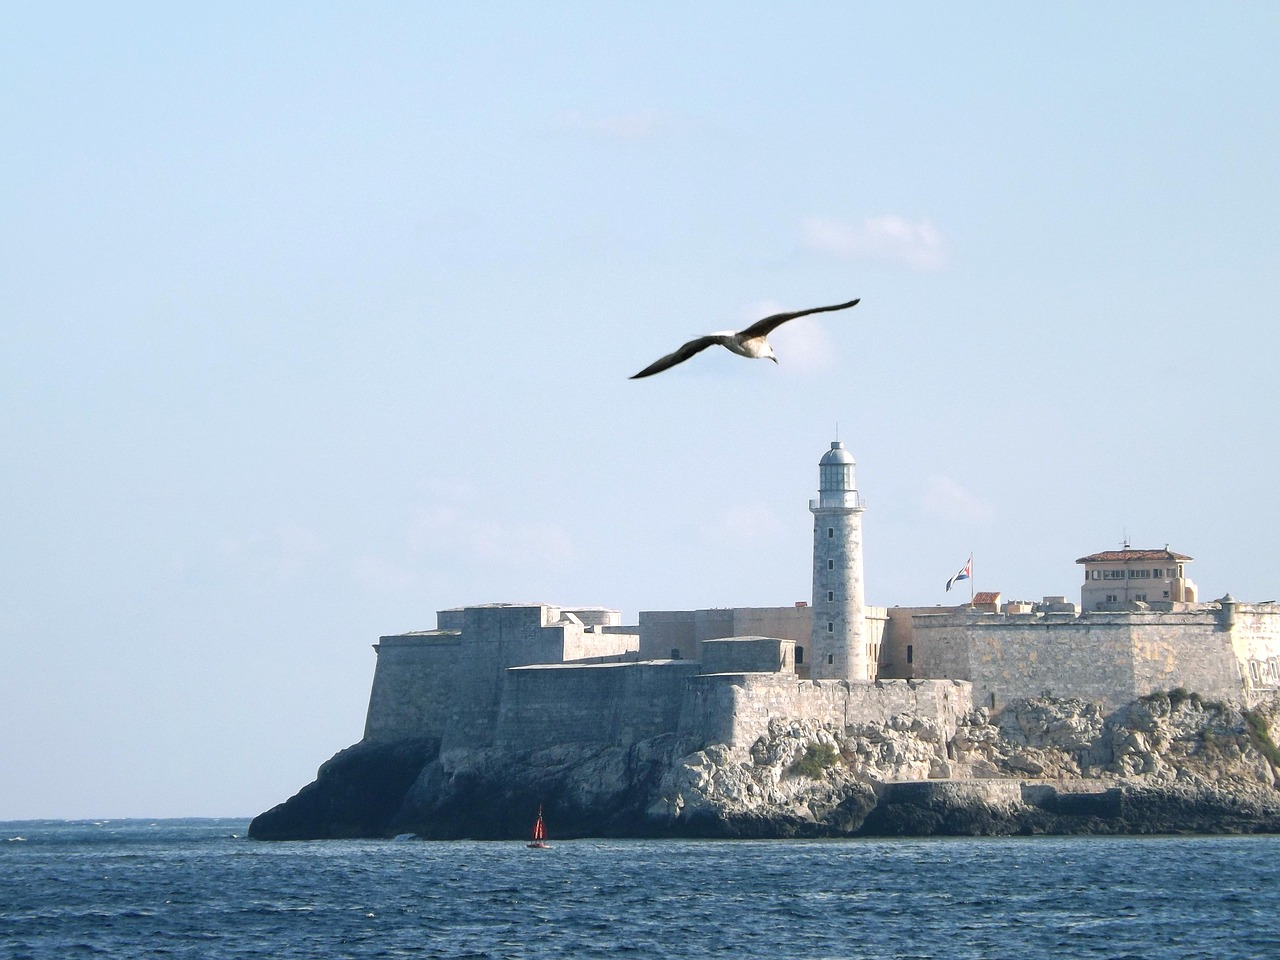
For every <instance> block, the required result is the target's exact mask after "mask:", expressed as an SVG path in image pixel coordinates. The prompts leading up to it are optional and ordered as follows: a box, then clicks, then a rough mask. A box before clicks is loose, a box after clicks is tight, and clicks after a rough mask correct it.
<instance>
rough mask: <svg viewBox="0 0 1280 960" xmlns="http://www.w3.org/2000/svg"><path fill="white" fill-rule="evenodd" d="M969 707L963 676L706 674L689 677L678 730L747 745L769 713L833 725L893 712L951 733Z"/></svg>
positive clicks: (766, 724)
mask: <svg viewBox="0 0 1280 960" xmlns="http://www.w3.org/2000/svg"><path fill="white" fill-rule="evenodd" d="M969 708H970V692H969V685H968V684H967V683H961V682H957V681H953V680H939V681H906V680H893V681H865V682H857V681H855V682H847V681H843V680H797V679H796V678H795V677H788V676H786V675H783V674H760V673H755V674H713V675H704V676H698V677H694V678H692V679H691V680H690V681H689V694H688V698H687V703H686V706H685V708H684V710H683V711H682V716H681V720H682V727H681V732H682V733H686V734H688V735H690V736H692V737H695V738H697V739H699V740H701V741H703V742H705V743H727V744H729V745H731V746H735V747H743V748H745V747H749V746H751V744H753V743H754V742H755V741H756V740H757V739H759V737H761V736H762V735H764V734H765V733H767V732H768V729H769V722H770V721H771V720H792V719H795V720H817V721H818V722H819V723H824V724H829V725H831V726H833V727H836V728H838V729H841V730H843V729H846V728H848V727H850V726H857V725H860V724H863V723H868V722H872V721H884V720H886V719H887V718H889V717H891V716H894V715H896V714H899V713H911V714H915V715H918V716H923V717H929V718H932V719H934V720H936V721H937V722H938V723H939V725H940V726H941V727H942V728H943V730H944V731H945V732H946V735H947V736H951V735H952V734H953V733H954V732H955V727H956V722H957V720H958V718H959V717H960V716H962V715H963V714H964V713H966V712H967V711H968V710H969Z"/></svg>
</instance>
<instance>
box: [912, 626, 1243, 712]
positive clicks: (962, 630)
mask: <svg viewBox="0 0 1280 960" xmlns="http://www.w3.org/2000/svg"><path fill="white" fill-rule="evenodd" d="M913 634H914V646H915V660H916V663H915V664H914V666H915V668H916V669H915V673H916V676H919V677H955V678H958V679H964V680H969V681H971V682H972V684H973V699H974V703H975V705H976V706H985V707H990V706H992V705H993V700H992V698H993V697H994V705H995V706H997V707H998V706H1000V705H1001V704H1003V703H1004V702H1005V701H1007V700H1011V699H1014V698H1021V697H1038V696H1043V695H1051V696H1057V697H1080V698H1083V699H1086V700H1092V701H1095V702H1097V703H1101V704H1103V705H1104V706H1106V707H1108V708H1115V707H1118V706H1120V705H1121V704H1123V703H1126V702H1127V701H1129V700H1132V699H1134V698H1136V697H1140V696H1145V695H1146V694H1148V693H1152V692H1154V691H1157V690H1171V689H1175V688H1177V687H1182V688H1184V689H1187V690H1193V691H1195V692H1197V693H1199V694H1201V695H1202V696H1204V697H1206V698H1209V699H1236V700H1238V699H1240V698H1241V696H1242V694H1243V688H1242V680H1241V677H1240V667H1239V666H1238V664H1237V658H1236V655H1235V653H1234V652H1233V651H1232V641H1231V634H1230V633H1229V632H1228V630H1227V629H1225V625H1224V623H1223V620H1222V618H1221V617H1220V616H1219V613H1218V611H1216V610H1215V609H1202V610H1196V611H1189V612H1180V613H1174V612H1154V611H1132V612H1086V613H1083V614H1080V615H1078V616H1077V615H1074V614H1067V613H1061V614H1059V613H1048V614H991V613H975V612H970V611H961V612H955V613H948V614H936V615H928V614H926V615H918V616H916V617H914V619H913Z"/></svg>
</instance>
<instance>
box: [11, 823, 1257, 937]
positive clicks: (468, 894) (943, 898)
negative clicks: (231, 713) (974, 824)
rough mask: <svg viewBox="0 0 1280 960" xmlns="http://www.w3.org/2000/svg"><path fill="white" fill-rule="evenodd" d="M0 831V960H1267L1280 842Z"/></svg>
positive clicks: (83, 828) (225, 826)
mask: <svg viewBox="0 0 1280 960" xmlns="http://www.w3.org/2000/svg"><path fill="white" fill-rule="evenodd" d="M247 827H248V822H247V821H245V820H158V821H148V820H106V821H74V822H69V821H47V820H42V821H10V822H2V823H0V957H3V958H6V960H8V958H15V960H16V958H39V960H46V958H57V960H69V958H78V957H127V958H152V957H155V958H161V957H163V958H184V957H190V958H201V960H220V958H232V957H235V958H249V957H254V958H257V957H270V958H277V960H278V958H294V957H297V958H307V960H319V958H342V957H360V958H363V957H449V958H494V960H497V958H543V957H546V958H551V957H555V958H562V957H570V958H576V957H608V958H613V957H628V958H647V957H655V958H677V957H697V958H701V957H716V958H754V957H762V958H764V957H767V958H806V960H807V958H814V960H817V958H895V960H908V958H911V960H915V958H920V960H924V958H930V960H932V958H939V960H941V958H946V960H959V958H983V960H991V958H1018V960H1041V958H1045V960H1047V958H1053V960H1063V958H1076V957H1107V958H1143V960H1163V958H1169V960H1195V958H1204V960H1234V958H1277V957H1280V914H1278V912H1277V906H1278V901H1280V837H1275V836H1255V837H1143V838H1130V837H1065V838H1064V837H1019V838H999V839H977V838H975V839H968V838H966V839H895V840H813V841H786V840H777V841H687V840H556V839H555V836H554V832H555V831H554V827H552V829H551V834H552V836H551V844H552V846H551V849H548V850H531V849H529V848H528V847H527V846H526V845H525V843H524V842H520V841H512V842H456V841H455V842H424V841H419V840H414V839H411V838H400V839H397V840H386V841H381V840H379V841H373V840H350V841H348V840H329V841H314V842H289V843H266V842H258V841H253V840H248V839H246V837H245V833H246V829H247Z"/></svg>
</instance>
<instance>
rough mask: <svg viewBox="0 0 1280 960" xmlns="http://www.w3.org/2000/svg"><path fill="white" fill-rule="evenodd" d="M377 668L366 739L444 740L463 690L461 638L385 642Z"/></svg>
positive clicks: (435, 634)
mask: <svg viewBox="0 0 1280 960" xmlns="http://www.w3.org/2000/svg"><path fill="white" fill-rule="evenodd" d="M374 649H375V650H377V652H378V662H377V665H376V666H375V667H374V673H373V688H372V689H371V690H370V692H369V711H368V714H367V715H366V717H365V725H364V739H366V740H394V739H397V738H402V737H403V738H419V737H440V736H443V735H444V733H445V731H446V730H447V728H448V727H449V726H450V725H451V724H452V723H453V722H455V718H454V715H453V709H452V704H453V703H454V698H455V697H456V696H457V693H458V690H459V689H460V688H464V684H465V678H464V676H463V668H464V664H463V662H462V641H461V637H460V634H458V633H456V632H452V631H427V632H424V633H416V634H412V633H411V634H403V635H401V636H394V637H383V638H382V639H381V640H380V641H379V643H378V645H377V646H376V647H374Z"/></svg>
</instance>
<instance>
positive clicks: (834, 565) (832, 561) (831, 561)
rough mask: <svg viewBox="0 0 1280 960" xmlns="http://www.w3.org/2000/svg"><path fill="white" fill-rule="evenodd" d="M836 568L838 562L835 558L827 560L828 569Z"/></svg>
mask: <svg viewBox="0 0 1280 960" xmlns="http://www.w3.org/2000/svg"><path fill="white" fill-rule="evenodd" d="M835 568H836V562H835V561H834V560H828V561H827V569H828V570H834V569H835Z"/></svg>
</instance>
